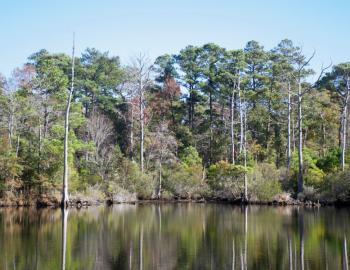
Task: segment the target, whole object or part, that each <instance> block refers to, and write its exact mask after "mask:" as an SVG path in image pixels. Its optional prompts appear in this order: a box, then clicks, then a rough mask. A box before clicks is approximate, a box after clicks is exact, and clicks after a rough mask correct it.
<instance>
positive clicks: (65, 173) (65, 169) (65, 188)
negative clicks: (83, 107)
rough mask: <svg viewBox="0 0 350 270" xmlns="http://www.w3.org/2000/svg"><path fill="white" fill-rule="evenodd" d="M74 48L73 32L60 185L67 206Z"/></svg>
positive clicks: (63, 201)
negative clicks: (70, 76) (70, 75)
mask: <svg viewBox="0 0 350 270" xmlns="http://www.w3.org/2000/svg"><path fill="white" fill-rule="evenodd" d="M74 50H75V44H74V34H73V48H72V70H71V71H72V78H71V86H70V90H69V94H68V99H67V106H66V111H65V119H64V120H65V121H64V154H63V155H64V161H63V187H62V203H61V205H62V207H67V206H68V201H69V198H68V176H69V172H68V135H69V112H70V106H71V102H72V95H73V91H74V64H75V62H74Z"/></svg>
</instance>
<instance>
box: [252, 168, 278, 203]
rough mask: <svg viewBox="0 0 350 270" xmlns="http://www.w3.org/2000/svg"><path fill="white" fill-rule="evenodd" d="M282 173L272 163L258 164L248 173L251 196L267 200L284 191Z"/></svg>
mask: <svg viewBox="0 0 350 270" xmlns="http://www.w3.org/2000/svg"><path fill="white" fill-rule="evenodd" d="M280 178H281V173H280V171H279V170H277V169H276V167H275V166H274V165H272V164H268V163H261V164H257V165H256V166H255V167H254V168H253V170H252V171H251V172H249V173H248V181H249V189H248V191H249V193H250V196H251V197H255V198H256V199H259V200H262V201H267V200H271V199H272V198H273V197H274V196H276V195H277V194H279V193H281V192H282V188H281V182H280Z"/></svg>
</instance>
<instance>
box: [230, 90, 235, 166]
mask: <svg viewBox="0 0 350 270" xmlns="http://www.w3.org/2000/svg"><path fill="white" fill-rule="evenodd" d="M234 93H235V91H234V90H233V91H232V93H231V96H230V135H231V136H230V137H231V151H230V152H231V153H230V155H231V163H232V164H233V165H234V164H235V129H234V116H235V115H234V113H235V108H234V103H235V100H234V98H235V97H234Z"/></svg>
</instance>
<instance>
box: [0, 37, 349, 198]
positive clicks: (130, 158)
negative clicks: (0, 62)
mask: <svg viewBox="0 0 350 270" xmlns="http://www.w3.org/2000/svg"><path fill="white" fill-rule="evenodd" d="M312 59H313V55H309V56H307V55H304V54H303V51H302V49H301V48H299V47H297V46H295V45H294V44H293V42H292V41H290V40H282V41H281V42H280V43H279V44H278V45H277V46H276V47H275V48H274V49H272V50H269V51H268V50H265V49H264V47H263V46H262V45H260V44H259V43H258V42H256V41H250V42H248V43H247V44H246V46H245V48H244V49H242V50H228V49H225V48H222V47H220V46H218V45H216V44H213V43H209V44H205V45H203V46H201V47H197V46H187V47H186V48H184V49H182V50H181V51H180V52H179V53H178V54H175V55H162V56H160V57H158V58H157V59H156V61H155V62H154V63H151V62H150V60H149V59H148V58H147V57H146V56H145V55H143V54H140V55H138V56H136V57H134V59H133V61H132V63H130V64H128V65H122V64H121V63H120V60H119V58H118V57H114V56H110V55H109V54H108V53H107V52H105V53H102V52H99V51H98V50H96V49H90V48H88V49H86V50H85V51H84V52H83V54H82V55H81V57H79V58H77V57H76V58H75V59H74V60H75V79H74V84H75V88H74V92H73V99H72V105H71V113H70V131H69V143H68V145H69V153H68V163H69V188H70V191H71V192H81V193H89V192H93V193H94V194H95V195H96V194H97V193H98V194H100V196H114V195H115V194H121V193H128V192H129V193H134V194H137V196H138V197H139V198H173V197H181V198H190V197H192V198H202V197H212V198H213V197H219V198H231V199H232V198H233V199H236V198H241V197H243V198H244V199H249V200H270V199H272V198H273V197H274V196H276V195H278V194H281V193H282V192H288V193H290V194H292V195H293V196H295V197H297V196H299V198H300V199H311V200H317V199H324V200H337V199H340V200H348V199H350V185H349V184H350V178H349V176H350V173H349V170H348V167H347V163H348V161H349V158H350V156H349V154H348V151H347V149H348V147H347V141H348V136H347V130H348V123H347V122H348V121H347V119H348V115H349V112H348V103H349V96H350V63H349V62H348V63H344V64H338V65H336V66H333V67H321V72H320V74H316V73H315V72H314V71H313V70H312V69H310V67H309V65H310V62H311V61H312ZM71 63H72V59H71V58H70V57H69V56H67V55H65V54H60V53H59V54H52V53H49V52H48V51H46V50H41V51H39V52H37V53H34V54H33V55H31V56H30V57H29V58H28V62H27V63H26V64H25V65H24V66H23V67H21V68H18V69H16V70H15V71H14V72H13V74H12V76H11V77H10V78H3V77H2V78H1V91H0V103H1V104H0V136H1V137H0V191H1V194H2V196H4V195H6V194H9V192H10V193H12V194H22V193H25V194H28V193H33V194H48V193H52V192H54V191H58V190H60V187H61V185H62V178H63V136H64V115H65V108H66V102H67V97H68V95H69V89H70V81H71V79H72V78H71ZM312 78H316V79H315V80H314V81H312Z"/></svg>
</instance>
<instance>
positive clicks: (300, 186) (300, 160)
mask: <svg viewBox="0 0 350 270" xmlns="http://www.w3.org/2000/svg"><path fill="white" fill-rule="evenodd" d="M301 102H302V92H301V80H300V78H299V80H298V165H299V170H298V193H300V192H303V189H304V181H303V126H302V107H301V105H302V104H301Z"/></svg>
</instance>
